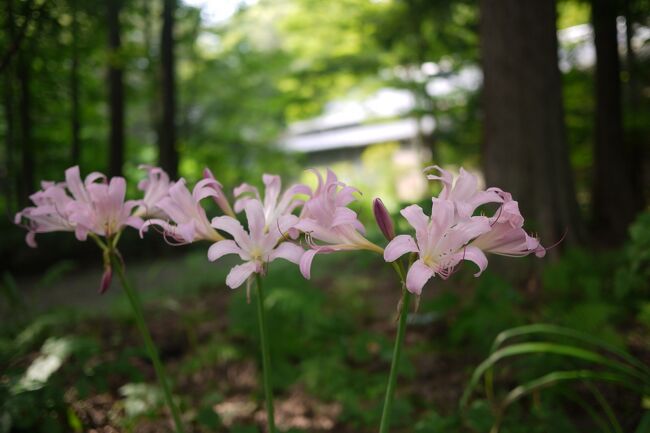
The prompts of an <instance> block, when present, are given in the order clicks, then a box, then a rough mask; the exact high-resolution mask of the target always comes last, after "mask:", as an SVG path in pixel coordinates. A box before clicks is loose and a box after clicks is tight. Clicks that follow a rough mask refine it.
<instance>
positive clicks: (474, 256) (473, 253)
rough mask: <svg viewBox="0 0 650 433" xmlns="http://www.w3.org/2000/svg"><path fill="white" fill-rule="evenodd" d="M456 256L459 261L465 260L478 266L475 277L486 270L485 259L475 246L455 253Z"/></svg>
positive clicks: (486, 263)
mask: <svg viewBox="0 0 650 433" xmlns="http://www.w3.org/2000/svg"><path fill="white" fill-rule="evenodd" d="M456 256H457V257H458V259H459V260H467V261H470V262H474V263H475V264H476V266H478V272H477V273H475V274H474V276H475V277H478V276H479V275H481V274H482V273H483V271H484V270H485V269H486V268H487V265H488V260H487V257H485V254H484V253H483V251H481V250H480V249H478V248H476V247H475V246H471V245H470V246H467V247H465V248H464V249H463V251H461V252H459V253H456Z"/></svg>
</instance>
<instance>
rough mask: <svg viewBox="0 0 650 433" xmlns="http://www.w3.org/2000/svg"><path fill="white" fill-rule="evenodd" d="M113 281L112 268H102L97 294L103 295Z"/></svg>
mask: <svg viewBox="0 0 650 433" xmlns="http://www.w3.org/2000/svg"><path fill="white" fill-rule="evenodd" d="M112 280H113V268H112V267H110V266H105V267H104V274H103V275H102V281H101V283H100V284H99V294H100V295H103V294H104V293H106V291H107V290H108V288H109V287H110V286H111V281H112Z"/></svg>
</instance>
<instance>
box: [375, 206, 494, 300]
mask: <svg viewBox="0 0 650 433" xmlns="http://www.w3.org/2000/svg"><path fill="white" fill-rule="evenodd" d="M400 213H401V214H402V216H404V218H406V220H407V221H408V223H409V224H410V225H411V226H412V227H413V228H414V229H415V239H414V238H413V237H412V236H410V235H399V236H397V237H395V239H393V240H392V241H390V243H389V244H388V245H387V246H386V249H385V251H384V259H385V260H386V261H387V262H393V261H395V260H397V259H398V258H399V257H401V256H403V255H404V254H406V253H417V255H418V259H417V260H416V261H415V262H414V263H413V264H412V265H411V267H410V268H409V270H408V274H407V276H406V288H407V289H408V290H409V291H410V292H411V293H415V294H417V295H419V294H420V293H421V292H422V287H424V285H425V284H426V282H427V281H429V279H430V278H432V277H433V276H435V275H439V276H440V277H441V278H443V279H446V278H448V277H449V276H450V275H451V273H452V271H453V270H454V268H455V267H456V265H458V264H459V263H460V262H461V261H463V260H468V261H471V262H474V263H475V264H476V265H477V266H478V268H479V271H478V273H476V274H475V276H479V275H480V274H481V272H483V270H484V269H485V268H486V267H487V258H486V257H485V254H483V252H482V251H481V250H480V249H479V248H477V247H476V246H472V245H468V244H469V242H470V241H471V240H473V239H475V238H477V237H478V236H480V235H482V234H484V233H487V232H489V231H490V228H491V227H490V221H489V220H488V218H487V217H484V216H475V217H468V218H464V219H460V220H459V219H458V218H457V217H456V215H455V214H456V204H455V203H454V202H452V201H450V200H443V199H436V198H434V199H433V204H432V207H431V216H430V217H428V216H427V215H425V213H424V212H423V211H422V208H421V207H420V206H418V205H411V206H408V207H406V208H404V209H402V210H401V212H400Z"/></svg>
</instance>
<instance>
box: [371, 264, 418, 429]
mask: <svg viewBox="0 0 650 433" xmlns="http://www.w3.org/2000/svg"><path fill="white" fill-rule="evenodd" d="M396 271H397V273H398V274H399V276H400V279H401V280H402V299H401V301H400V311H399V322H398V325H397V336H396V337H395V347H394V348H393V360H392V363H391V365H390V373H389V375H388V386H387V387H386V397H385V398H384V410H383V412H382V414H381V424H380V425H379V433H387V432H388V430H389V429H390V416H391V412H392V409H393V398H394V396H395V384H396V383H397V371H398V370H399V363H400V358H401V355H402V346H403V345H404V335H405V334H406V318H407V317H408V309H409V302H410V300H411V293H410V292H409V291H408V290H406V288H405V287H404V269H403V267H402V266H401V263H400V264H399V268H397V267H396Z"/></svg>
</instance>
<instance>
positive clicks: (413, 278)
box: [406, 260, 433, 295]
mask: <svg viewBox="0 0 650 433" xmlns="http://www.w3.org/2000/svg"><path fill="white" fill-rule="evenodd" d="M431 277H433V270H432V269H431V268H430V267H428V266H427V265H425V264H424V262H423V261H422V260H416V261H415V262H414V263H413V264H412V265H411V267H410V268H409V271H408V274H406V289H407V290H408V291H409V292H411V293H415V294H416V295H419V294H421V293H422V287H424V285H425V284H426V283H427V281H429V279H431Z"/></svg>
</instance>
